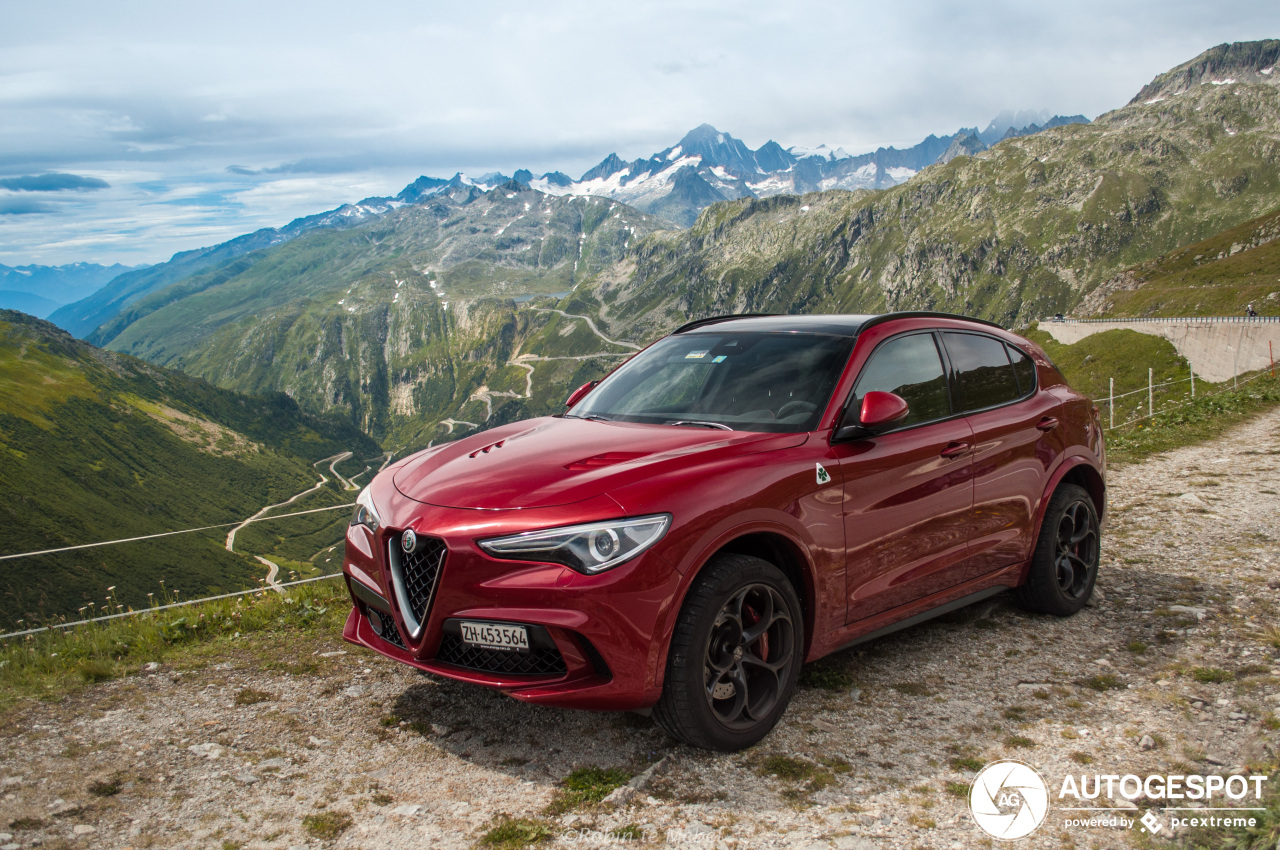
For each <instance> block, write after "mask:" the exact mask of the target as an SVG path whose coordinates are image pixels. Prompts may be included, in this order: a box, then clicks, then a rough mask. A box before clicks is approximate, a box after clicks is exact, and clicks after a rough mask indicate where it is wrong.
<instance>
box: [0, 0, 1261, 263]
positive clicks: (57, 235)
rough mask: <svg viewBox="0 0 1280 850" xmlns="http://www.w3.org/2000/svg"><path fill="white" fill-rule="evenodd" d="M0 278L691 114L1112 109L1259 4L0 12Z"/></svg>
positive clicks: (875, 127)
mask: <svg viewBox="0 0 1280 850" xmlns="http://www.w3.org/2000/svg"><path fill="white" fill-rule="evenodd" d="M4 22H5V23H4V26H3V28H0V114H2V115H3V120H2V121H0V263H4V264H7V265H17V264H21V263H32V262H34V263H41V264H58V263H66V262H75V261H82V260H83V261H92V262H102V263H110V262H125V263H141V262H156V261H160V260H164V259H167V258H168V257H169V255H171V254H172V253H174V252H175V251H179V250H186V249H189V248H195V247H199V246H202V245H210V244H214V243H216V242H219V241H223V240H225V239H227V238H230V237H232V236H235V235H238V234H241V233H245V232H247V231H250V230H253V229H256V228H258V227H266V226H277V225H281V224H284V223H287V222H288V221H289V220H291V219H292V218H295V217H297V216H299V215H306V214H309V213H313V212H318V211H321V210H324V209H329V208H332V207H334V206H337V205H338V204H340V203H343V202H346V201H354V200H358V199H360V198H363V197H367V196H371V195H381V194H394V193H395V192H397V191H399V189H400V188H401V187H403V186H404V185H405V184H406V183H408V182H410V181H411V180H412V179H413V178H415V177H416V176H418V175H420V174H431V175H436V176H444V177H447V176H450V175H452V174H453V173H454V172H455V171H459V170H460V171H463V172H466V173H469V174H476V175H478V174H481V173H484V172H486V171H491V170H501V171H503V172H505V173H508V174H509V173H511V171H513V170H515V169H516V168H520V167H526V168H530V169H532V170H533V171H534V172H535V173H541V172H542V171H548V170H557V169H558V170H562V171H565V172H567V173H569V174H571V175H573V176H575V177H576V176H578V175H580V174H581V173H582V172H583V171H584V170H586V169H587V168H589V167H590V166H591V165H593V164H595V163H596V162H598V161H599V160H600V159H602V158H603V157H604V155H605V154H608V153H609V152H611V151H616V152H618V153H619V154H620V155H621V156H622V157H623V158H624V159H633V158H635V157H640V156H648V155H649V154H651V153H653V152H655V151H657V150H660V149H662V148H665V147H667V146H668V145H671V144H674V143H675V142H676V141H677V140H678V139H679V138H680V137H681V136H682V135H683V134H684V133H685V132H686V131H688V130H689V129H691V128H692V127H694V126H696V125H698V124H701V123H703V122H708V123H711V124H714V125H715V126H716V127H718V128H719V129H721V130H723V131H727V132H730V133H732V134H733V135H735V136H738V137H739V138H741V139H743V140H744V141H745V142H747V144H749V145H750V146H751V147H758V146H759V145H761V144H763V143H764V142H765V141H767V140H768V139H771V138H772V139H775V140H777V141H778V142H779V143H781V144H782V145H783V146H784V147H786V146H791V145H817V144H822V143H826V144H831V145H833V146H835V145H840V146H843V147H844V148H845V149H847V150H848V151H850V152H852V153H861V152H864V151H868V150H872V149H874V148H876V147H878V146H880V145H896V146H899V147H902V146H909V145H913V144H915V143H917V142H918V141H920V139H922V138H923V137H924V136H926V135H928V134H929V133H938V134H942V133H951V132H954V131H955V130H956V129H957V128H959V127H962V126H975V125H976V126H980V127H982V126H985V125H986V124H987V122H988V121H989V120H990V119H991V118H992V117H993V116H995V115H996V113H998V112H1000V111H1001V110H1004V109H1031V110H1048V111H1049V112H1052V113H1060V114H1073V113H1083V114H1085V115H1087V116H1088V117H1090V118H1093V117H1095V116H1097V115H1099V114H1101V113H1102V112H1105V111H1107V110H1109V109H1113V108H1115V107H1118V106H1121V105H1123V104H1124V103H1125V102H1126V101H1127V100H1128V99H1129V98H1130V97H1132V96H1133V94H1135V93H1136V92H1137V90H1138V89H1139V88H1140V87H1141V86H1142V85H1143V84H1144V83H1146V82H1147V81H1149V80H1150V79H1151V78H1152V77H1153V76H1155V75H1156V74H1157V73H1159V72H1161V71H1163V70H1166V69H1168V68H1170V67H1172V66H1174V65H1177V64H1179V63H1181V62H1184V61H1186V60H1188V59H1191V58H1192V57H1194V56H1195V55H1196V54H1198V53H1200V52H1201V51H1202V50H1204V49H1206V48H1208V47H1210V46H1212V45H1214V44H1218V43H1221V42H1223V41H1242V40H1253V39H1259V38H1267V37H1276V36H1280V5H1278V4H1275V3H1262V2H1257V0H1215V2H1207V0H1201V1H1200V2H1187V0H1137V1H1136V2H1127V1H1126V0H1077V2H1075V3H1062V2H1056V1H1055V2H1038V0H997V2H981V3H978V2H974V3H966V4H961V3H954V2H942V0H898V2H893V3H888V2H883V0H882V2H878V3H874V4H873V3H867V2H838V1H837V2H830V0H827V2H822V3H814V2H807V1H806V0H801V1H800V2H796V0H792V2H786V3H781V2H777V1H776V0H774V2H769V3H761V2H753V0H724V2H722V0H681V2H674V3H667V2H639V3H636V2H629V3H614V2H607V1H606V0H592V2H569V0H544V2H532V3H530V2H515V0H505V1H504V2H490V0H470V2H465V3H459V2H449V3H433V2H424V0H416V1H415V2H403V3H400V2H378V0H365V2H359V3H351V2H341V3H337V2H326V0H309V2H305V3H304V2H292V3H291V2H262V0H256V2H252V3H247V2H244V3H242V2H221V3H217V4H212V3H200V2H195V3H187V4H180V3H173V2H172V0H167V1H166V2H163V3H159V2H157V3H131V2H120V3H101V2H87V0H86V1H85V2H80V1H79V0H66V2H56V3H23V4H19V3H13V2H9V3H5V11H4Z"/></svg>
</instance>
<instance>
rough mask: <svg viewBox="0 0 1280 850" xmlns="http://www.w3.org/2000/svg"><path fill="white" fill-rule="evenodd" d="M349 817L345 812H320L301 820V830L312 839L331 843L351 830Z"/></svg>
mask: <svg viewBox="0 0 1280 850" xmlns="http://www.w3.org/2000/svg"><path fill="white" fill-rule="evenodd" d="M352 823H354V821H352V820H351V815H349V814H347V813H346V812H320V813H319V814H315V815H307V816H306V817H304V818H303V819H302V829H303V830H304V831H305V832H306V833H307V835H310V836H311V837H312V838H319V839H321V840H324V841H332V840H333V839H335V838H337V837H338V836H339V835H341V834H342V833H344V832H346V831H347V830H348V829H350V828H351V824H352Z"/></svg>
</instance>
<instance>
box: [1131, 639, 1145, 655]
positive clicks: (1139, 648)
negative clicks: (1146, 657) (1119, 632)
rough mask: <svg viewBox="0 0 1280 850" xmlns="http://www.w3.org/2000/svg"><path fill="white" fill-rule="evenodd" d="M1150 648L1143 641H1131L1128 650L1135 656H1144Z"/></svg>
mask: <svg viewBox="0 0 1280 850" xmlns="http://www.w3.org/2000/svg"><path fill="white" fill-rule="evenodd" d="M1149 648H1150V647H1148V646H1147V645H1146V644H1145V643H1143V642H1142V641H1140V640H1131V641H1129V646H1128V650H1129V651H1130V652H1132V653H1133V654H1134V655H1142V654H1143V653H1145V652H1146V651H1147V650H1148V649H1149Z"/></svg>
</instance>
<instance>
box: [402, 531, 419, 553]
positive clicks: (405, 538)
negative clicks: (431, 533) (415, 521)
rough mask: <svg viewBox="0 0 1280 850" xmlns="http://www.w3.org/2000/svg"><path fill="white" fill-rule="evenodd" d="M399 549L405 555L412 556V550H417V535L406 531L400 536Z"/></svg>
mask: <svg viewBox="0 0 1280 850" xmlns="http://www.w3.org/2000/svg"><path fill="white" fill-rule="evenodd" d="M400 548H401V549H403V550H404V553H405V554H406V555H412V554H413V550H414V549H417V548H418V535H416V534H414V533H413V529H412V528H410V529H407V530H406V531H405V533H404V534H403V535H401V536H400Z"/></svg>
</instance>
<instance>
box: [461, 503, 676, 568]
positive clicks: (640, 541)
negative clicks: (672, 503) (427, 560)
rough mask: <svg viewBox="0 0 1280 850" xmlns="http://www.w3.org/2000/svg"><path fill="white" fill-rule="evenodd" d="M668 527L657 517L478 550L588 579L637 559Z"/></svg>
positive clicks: (494, 542) (521, 537) (484, 543)
mask: <svg viewBox="0 0 1280 850" xmlns="http://www.w3.org/2000/svg"><path fill="white" fill-rule="evenodd" d="M670 525H671V516H670V515H669V514H656V515H654V516H643V517H637V518H635V519H614V520H607V521H605V522H591V523H587V524H585V525H569V526H565V527H563V528H549V529H547V530H545V531H526V532H525V533H523V534H513V535H511V536H510V537H495V538H492V539H490V540H481V541H479V543H480V548H481V549H483V550H484V551H486V552H488V553H489V554H490V555H493V556H494V557H497V558H511V559H514V560H517V561H549V562H551V563H554V564H564V565H565V566H566V567H571V568H573V569H575V570H577V571H578V572H580V573H586V574H587V575H591V574H593V573H598V572H602V571H604V570H607V569H609V568H610V567H616V566H618V565H619V564H622V563H625V562H627V561H629V560H631V559H632V558H634V557H635V556H636V555H639V554H640V553H641V552H643V551H644V550H645V549H648V548H649V547H650V546H652V545H653V544H655V543H657V542H658V541H659V540H661V539H662V535H664V534H666V533H667V528H668V527H670Z"/></svg>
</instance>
